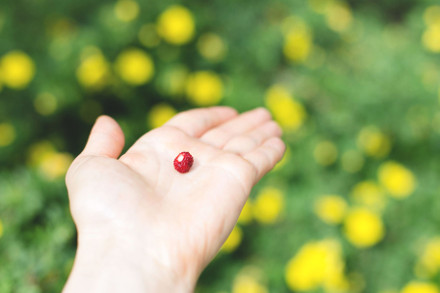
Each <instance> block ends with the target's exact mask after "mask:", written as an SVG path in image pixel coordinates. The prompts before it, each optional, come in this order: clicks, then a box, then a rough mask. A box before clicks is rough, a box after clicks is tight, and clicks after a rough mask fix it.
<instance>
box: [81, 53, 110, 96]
mask: <svg viewBox="0 0 440 293" xmlns="http://www.w3.org/2000/svg"><path fill="white" fill-rule="evenodd" d="M81 55H82V58H81V59H82V61H81V64H80V65H79V67H78V68H77V70H76V77H77V78H78V81H79V83H80V84H81V85H82V86H83V87H86V88H90V89H95V90H98V89H101V88H102V87H103V86H104V85H105V84H106V82H107V78H108V76H109V74H110V70H109V65H108V62H107V60H106V59H105V57H104V55H102V53H101V50H99V49H98V48H95V47H87V48H85V49H84V50H83V52H82V54H81Z"/></svg>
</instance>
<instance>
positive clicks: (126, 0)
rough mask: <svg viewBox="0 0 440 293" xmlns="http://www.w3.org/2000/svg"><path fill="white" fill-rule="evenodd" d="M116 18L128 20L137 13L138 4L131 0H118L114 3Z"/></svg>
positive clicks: (134, 17) (136, 15)
mask: <svg viewBox="0 0 440 293" xmlns="http://www.w3.org/2000/svg"><path fill="white" fill-rule="evenodd" d="M114 11H115V15H116V18H117V19H119V20H120V21H123V22H130V21H132V20H134V19H136V17H138V15H139V5H138V3H137V2H136V1H133V0H119V1H118V2H116V4H115V8H114Z"/></svg>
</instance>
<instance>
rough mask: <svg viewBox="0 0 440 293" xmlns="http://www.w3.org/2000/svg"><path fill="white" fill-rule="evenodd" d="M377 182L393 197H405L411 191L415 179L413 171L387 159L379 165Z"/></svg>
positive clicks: (413, 187) (414, 184)
mask: <svg viewBox="0 0 440 293" xmlns="http://www.w3.org/2000/svg"><path fill="white" fill-rule="evenodd" d="M378 177H379V182H380V183H381V184H382V185H383V186H384V187H385V189H386V190H387V191H388V193H389V194H390V195H391V196H392V197H395V198H405V197H407V196H409V195H410V194H411V193H413V191H414V189H415V186H416V179H415V178H414V175H413V173H412V172H411V171H410V170H409V169H407V168H406V167H404V166H403V165H401V164H399V163H397V162H393V161H388V162H385V163H383V164H382V165H381V166H380V167H379V171H378Z"/></svg>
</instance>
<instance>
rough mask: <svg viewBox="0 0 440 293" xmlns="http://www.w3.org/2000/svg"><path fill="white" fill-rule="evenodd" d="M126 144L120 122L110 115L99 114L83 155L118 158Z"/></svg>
mask: <svg viewBox="0 0 440 293" xmlns="http://www.w3.org/2000/svg"><path fill="white" fill-rule="evenodd" d="M124 144H125V138H124V133H123V132H122V129H121V127H120V126H119V124H118V122H116V121H115V120H114V119H113V118H111V117H110V116H105V115H103V116H99V117H98V119H97V120H96V122H95V125H93V128H92V130H91V132H90V136H89V139H88V141H87V144H86V146H85V148H84V150H83V151H82V153H81V155H86V156H88V155H93V156H103V157H109V158H114V159H116V158H118V157H119V155H120V154H121V152H122V149H123V148H124Z"/></svg>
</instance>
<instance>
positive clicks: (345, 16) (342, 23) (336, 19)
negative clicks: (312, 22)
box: [325, 1, 353, 33]
mask: <svg viewBox="0 0 440 293" xmlns="http://www.w3.org/2000/svg"><path fill="white" fill-rule="evenodd" d="M330 3H331V4H330V5H328V7H327V9H326V11H325V16H326V21H327V25H328V26H329V28H330V29H332V30H334V31H336V32H339V33H340V32H344V31H346V30H347V29H348V28H349V27H350V25H351V23H352V22H353V16H352V14H351V10H350V7H348V5H347V4H346V3H343V2H340V1H331V2H330Z"/></svg>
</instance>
